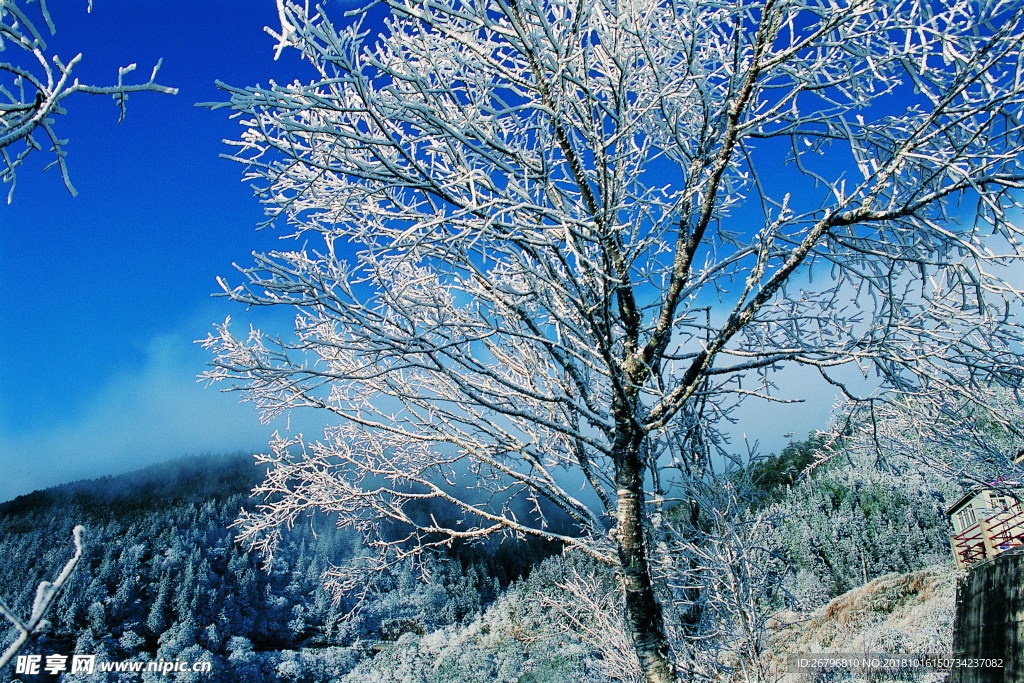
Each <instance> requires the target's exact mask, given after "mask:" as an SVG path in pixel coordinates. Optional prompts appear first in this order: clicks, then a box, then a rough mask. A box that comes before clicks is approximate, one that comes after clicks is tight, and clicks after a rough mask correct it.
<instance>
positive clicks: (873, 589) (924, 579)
mask: <svg viewBox="0 0 1024 683" xmlns="http://www.w3.org/2000/svg"><path fill="white" fill-rule="evenodd" d="M955 584H956V572H955V571H954V570H953V569H952V567H950V566H949V565H936V566H933V567H929V568H927V569H924V570H921V571H916V572H910V573H907V574H887V575H885V576H882V577H880V578H877V579H875V580H874V581H871V582H870V583H868V584H866V585H864V586H860V587H858V588H854V589H853V590H851V591H849V592H847V593H844V594H843V595H841V596H839V597H837V598H835V599H834V600H832V601H830V602H829V603H828V604H827V605H825V606H824V607H821V608H820V609H818V610H816V611H815V612H814V613H813V614H811V615H810V616H809V617H801V616H800V615H797V614H794V613H789V614H780V615H779V622H780V623H787V622H790V623H787V625H785V626H783V627H782V628H780V629H779V630H778V631H777V632H776V633H775V634H774V635H773V636H772V637H771V639H770V641H769V642H770V650H771V653H770V655H768V659H770V660H771V661H772V668H773V670H774V671H775V672H777V673H778V672H782V671H784V670H785V662H786V661H787V660H788V658H789V657H790V656H794V655H808V654H813V653H932V654H943V653H946V654H948V653H949V652H950V651H951V650H950V647H951V643H952V638H953V615H954V598H955V592H956V585H955ZM907 673H910V672H909V671H908V672H907ZM945 678H946V675H945V674H944V673H942V672H938V671H934V672H930V671H924V670H915V671H914V672H913V674H912V675H911V676H909V677H907V678H904V679H902V680H915V681H921V682H925V681H943V680H945ZM781 680H782V681H793V682H794V683H795V682H796V681H799V680H806V679H801V678H800V676H798V675H796V674H792V673H790V674H788V675H786V676H783V677H782V679H781ZM829 680H851V681H856V680H862V678H861V677H858V676H856V675H854V674H852V673H850V674H848V676H847V677H845V678H844V677H843V675H842V674H837V675H836V677H835V678H830V679H829Z"/></svg>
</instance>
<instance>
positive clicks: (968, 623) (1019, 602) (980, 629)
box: [949, 551, 1024, 683]
mask: <svg viewBox="0 0 1024 683" xmlns="http://www.w3.org/2000/svg"><path fill="white" fill-rule="evenodd" d="M953 653H954V655H955V656H956V657H965V658H973V659H997V660H1002V661H1003V664H1004V668H1002V669H999V668H988V669H986V668H974V669H966V668H965V669H959V670H957V671H954V672H953V675H952V676H951V677H950V679H949V680H950V683H990V682H992V683H994V682H996V681H999V682H1002V681H1007V682H1014V681H1024V552H1019V551H1013V552H1007V553H1003V554H1002V555H999V556H998V557H996V558H994V559H992V560H989V561H988V562H986V563H984V564H983V565H980V566H977V567H975V568H974V569H972V570H970V571H969V572H968V573H967V576H965V577H964V578H962V579H961V580H960V581H959V582H958V583H957V595H956V622H955V624H954V626H953Z"/></svg>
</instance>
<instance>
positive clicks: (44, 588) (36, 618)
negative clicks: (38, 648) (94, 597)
mask: <svg viewBox="0 0 1024 683" xmlns="http://www.w3.org/2000/svg"><path fill="white" fill-rule="evenodd" d="M71 534H72V537H73V538H74V540H75V554H74V556H72V558H71V559H70V560H68V562H67V564H65V565H64V569H62V570H61V572H60V574H59V575H58V576H57V578H56V579H54V580H53V582H52V583H51V582H50V581H43V582H41V583H40V584H39V587H38V588H37V589H36V597H35V601H34V602H33V603H32V614H31V615H30V616H29V618H28V620H26V621H22V620H21V619H20V618H19V617H18V616H17V615H16V614H14V612H13V611H12V610H11V609H10V608H9V607H8V606H7V604H6V603H5V602H4V601H3V600H2V599H0V615H3V616H4V618H6V619H7V620H8V621H9V622H11V624H12V625H13V626H14V628H15V629H16V630H17V631H18V637H17V638H16V639H15V641H14V642H13V643H11V645H10V646H9V647H8V648H7V649H6V650H5V651H4V653H3V654H2V655H0V669H3V668H4V667H5V666H7V664H8V663H9V662H10V661H11V660H13V659H14V657H15V656H16V655H17V654H18V652H20V651H21V648H22V647H24V646H25V644H26V643H27V642H28V640H29V638H31V637H32V636H33V635H34V634H36V633H38V632H40V631H42V630H43V629H44V628H46V626H47V623H48V622H47V621H46V620H45V619H44V618H43V617H44V616H45V615H46V611H47V610H48V609H50V604H51V603H52V602H53V600H54V598H56V597H57V595H58V593H60V590H61V588H63V587H64V584H65V582H67V580H68V577H70V576H71V572H73V571H74V570H75V566H76V565H77V564H78V560H79V559H81V557H82V552H83V549H84V546H83V545H82V543H83V541H82V537H83V535H84V534H85V528H84V527H82V526H81V525H79V526H76V527H75V528H74V529H73V530H72V532H71Z"/></svg>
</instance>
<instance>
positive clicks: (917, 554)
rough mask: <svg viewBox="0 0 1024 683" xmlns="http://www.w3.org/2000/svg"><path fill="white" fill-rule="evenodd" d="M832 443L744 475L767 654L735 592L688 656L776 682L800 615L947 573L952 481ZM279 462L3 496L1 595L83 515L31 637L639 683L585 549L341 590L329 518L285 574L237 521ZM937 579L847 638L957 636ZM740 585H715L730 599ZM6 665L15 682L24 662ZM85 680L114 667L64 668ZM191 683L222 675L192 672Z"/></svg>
mask: <svg viewBox="0 0 1024 683" xmlns="http://www.w3.org/2000/svg"><path fill="white" fill-rule="evenodd" d="M820 442H821V439H820V438H812V439H810V440H808V441H805V442H801V443H795V444H793V445H791V446H790V447H789V448H787V449H786V450H785V451H784V452H783V453H781V454H780V455H779V456H777V457H772V458H767V459H764V460H761V461H758V462H757V463H755V464H754V465H753V466H750V467H748V468H746V469H745V470H744V471H742V472H736V473H735V474H734V476H733V483H734V484H735V485H737V486H744V487H746V488H747V491H748V494H749V495H748V496H747V497H745V501H746V504H745V506H744V507H743V508H737V509H735V510H733V512H734V514H736V515H737V516H740V517H744V518H746V519H749V520H754V519H755V518H757V519H759V520H760V522H759V524H758V526H757V528H756V529H755V530H754V531H753V532H752V535H751V537H750V538H748V539H747V541H748V543H747V548H748V552H751V549H753V548H755V547H769V548H771V549H772V557H771V558H769V557H767V556H765V557H762V558H760V559H759V561H761V562H768V563H769V564H770V566H768V567H764V568H765V569H768V570H770V572H777V575H776V576H771V577H766V581H765V582H763V583H762V584H759V585H756V586H754V585H752V586H750V589H754V590H757V591H758V593H757V594H755V595H752V596H746V597H750V599H752V600H753V601H754V602H755V603H756V604H752V605H750V607H752V608H754V610H753V613H755V614H757V615H759V616H760V617H761V618H762V620H763V623H761V624H760V625H758V626H757V634H756V636H757V643H756V648H757V652H756V653H754V652H750V651H749V649H745V648H747V644H746V643H744V639H743V634H742V633H741V632H740V626H741V625H740V623H739V621H737V620H736V619H735V615H734V614H733V613H731V612H730V609H729V607H728V606H727V605H724V604H723V605H720V604H715V602H714V601H708V602H707V609H706V612H705V619H706V620H707V621H708V622H709V623H708V624H707V628H706V632H707V633H708V634H709V636H710V637H709V638H708V639H707V640H706V641H705V642H703V643H700V644H695V645H692V646H691V647H692V648H693V652H692V653H691V654H692V655H693V656H695V657H698V658H705V659H706V658H708V657H712V658H714V660H715V667H714V668H715V669H716V673H717V675H716V677H718V678H719V679H720V680H731V679H732V678H733V677H735V679H736V680H743V678H742V676H743V674H744V672H745V671H746V672H747V673H749V672H750V671H753V670H754V668H756V667H753V665H754V664H755V663H757V664H758V666H760V667H761V668H762V669H763V672H762V675H763V676H765V677H764V678H762V680H775V678H776V676H775V675H771V674H769V673H767V672H771V671H772V669H771V668H770V663H771V660H772V659H773V658H776V657H780V656H784V654H785V648H786V647H789V645H786V643H788V642H792V643H795V645H793V646H792V647H794V648H796V651H801V648H803V651H806V650H807V649H808V648H809V647H811V646H809V645H808V642H807V640H808V638H809V636H803V639H801V638H802V636H801V635H800V633H801V631H800V629H801V628H802V625H803V624H805V623H806V622H807V620H808V619H809V618H811V617H812V616H813V615H814V613H815V610H816V609H818V608H821V607H823V606H825V605H826V604H827V603H828V602H829V601H830V600H832V599H833V598H836V597H838V596H841V595H842V594H844V593H846V592H847V591H849V590H850V589H853V588H859V587H862V586H864V585H865V584H868V583H869V582H870V581H872V580H874V579H877V578H879V577H882V576H885V575H891V574H894V573H895V574H905V573H908V572H912V571H915V570H922V569H926V568H928V567H932V566H935V565H937V566H938V567H940V568H941V567H945V568H946V569H944V570H943V569H938V570H937V571H940V573H941V572H942V571H945V572H946V573H947V574H948V572H949V569H948V568H949V567H950V566H951V563H952V558H951V555H950V553H949V545H948V533H949V527H948V522H947V520H946V519H945V517H944V516H943V515H942V508H943V505H944V502H945V501H946V500H947V499H948V498H949V496H950V495H951V494H952V493H954V492H955V487H952V486H950V483H949V482H948V481H944V480H943V479H942V478H941V477H938V476H926V475H922V474H920V473H915V472H914V471H913V470H911V469H909V468H908V467H907V465H908V461H906V460H905V459H902V458H899V457H894V458H893V459H891V460H890V461H889V462H888V463H887V465H886V466H885V467H880V466H879V464H878V463H876V462H872V461H871V459H870V458H865V457H863V456H859V455H854V454H852V453H847V454H846V455H845V456H844V457H833V458H832V459H831V460H829V461H828V462H827V463H826V464H824V465H821V466H819V467H818V468H817V469H816V470H814V472H813V473H812V474H811V475H810V476H806V477H799V476H798V475H799V474H800V473H801V472H802V471H803V470H804V468H805V467H806V466H807V465H808V464H809V463H811V462H813V461H814V458H815V457H816V456H817V455H820V450H819V446H820V445H821V444H820ZM262 476H263V473H262V472H261V471H259V470H258V468H254V467H253V466H252V463H251V459H250V458H248V457H245V456H241V455H240V456H232V457H219V458H201V459H196V458H190V459H184V460H180V461H174V462H171V463H168V464H166V465H160V466H155V467H150V468H147V469H145V470H141V471H139V472H136V473H133V474H129V475H123V476H120V477H114V478H105V479H101V480H94V481H84V482H78V483H74V484H68V485H65V486H61V487H57V488H54V489H49V490H46V491H41V492H37V493H34V494H31V495H29V496H22V497H20V498H18V499H16V500H14V501H11V502H8V503H6V504H4V505H2V506H0V557H2V558H3V560H2V562H0V595H2V596H4V597H5V598H6V599H8V600H9V603H10V604H11V605H12V607H14V608H15V610H16V611H17V612H19V613H24V612H27V611H28V610H29V609H30V605H31V597H32V589H33V588H34V586H35V584H36V583H38V582H39V581H41V580H44V579H46V578H48V577H52V576H53V575H54V574H55V573H56V572H57V571H58V570H59V568H60V567H61V566H62V565H63V563H64V562H66V560H67V557H68V555H69V552H70V544H69V543H66V542H64V539H68V538H69V536H70V522H71V521H72V520H74V521H76V522H79V523H82V524H83V525H84V526H85V528H86V539H87V541H86V545H85V553H84V557H83V559H82V561H81V563H80V565H79V567H78V568H77V569H76V571H75V573H74V574H73V575H72V579H71V581H70V582H69V584H68V586H67V587H66V589H65V591H64V593H63V594H62V595H61V596H60V597H59V598H58V601H57V602H56V604H55V606H54V607H53V608H52V611H51V614H50V615H49V616H50V619H51V621H52V622H53V625H52V627H51V628H50V629H48V630H47V631H46V633H45V635H43V636H42V637H40V638H39V639H37V640H35V641H34V642H33V643H32V645H31V646H30V649H29V650H27V651H26V652H29V653H31V652H39V653H42V654H52V653H60V654H64V655H71V654H73V653H87V654H97V655H98V657H99V658H102V659H107V660H111V661H128V660H130V661H143V662H145V661H152V660H184V661H191V662H198V661H210V662H211V664H212V670H213V672H214V679H215V680H223V681H263V680H265V681H339V680H344V681H366V682H369V681H380V680H389V681H390V680H394V681H491V680H494V681H522V680H534V681H573V680H576V681H597V680H631V681H632V680H640V676H639V669H638V666H637V664H636V662H635V655H633V656H631V653H630V651H629V647H628V635H627V634H626V632H625V630H624V627H623V624H622V616H621V607H620V606H618V604H617V601H616V599H615V579H614V575H613V574H612V573H611V572H609V571H608V570H607V569H606V568H604V567H602V566H600V565H599V564H598V563H595V562H594V561H593V560H591V559H589V558H587V557H586V556H585V555H583V554H582V553H579V552H575V553H573V552H568V553H565V554H563V553H562V552H561V551H562V549H561V548H560V547H556V546H554V545H551V544H543V543H538V542H532V543H527V542H525V541H524V542H519V543H515V542H507V541H506V542H504V543H501V544H482V545H481V544H476V545H472V546H470V545H464V546H461V547H456V548H453V549H451V550H449V551H446V552H439V553H436V554H434V555H431V556H430V557H429V558H428V560H427V569H428V570H429V577H428V578H426V579H424V577H423V576H422V572H421V571H420V570H421V569H422V568H423V567H419V568H414V567H413V566H412V564H411V563H410V564H409V565H407V566H398V567H395V568H394V571H393V572H392V573H390V574H388V575H387V576H381V578H380V579H379V581H378V582H376V583H375V584H374V585H370V586H366V587H365V588H366V590H365V594H363V593H364V592H363V591H351V592H350V593H349V594H348V596H347V598H344V599H342V600H340V601H339V602H334V601H333V600H332V594H331V593H329V592H328V591H327V590H326V589H325V588H324V585H323V575H324V573H325V572H327V571H328V570H330V569H331V568H333V567H338V566H345V565H346V564H350V563H353V562H357V561H358V557H359V556H360V555H361V554H363V553H365V548H361V547H360V543H359V540H358V538H357V537H356V536H354V535H352V534H350V533H347V532H344V531H338V530H337V529H335V528H334V527H333V525H332V524H331V523H330V521H329V520H328V519H326V518H314V519H312V520H306V521H305V522H304V523H303V524H300V525H297V526H296V528H295V529H294V530H292V531H291V532H289V533H286V534H285V536H284V538H283V540H282V543H281V545H280V546H279V549H278V552H277V553H276V555H275V559H274V561H273V563H272V565H271V566H270V567H269V570H268V568H265V567H262V566H261V563H260V560H259V558H258V557H256V556H254V555H253V554H252V553H249V552H247V551H246V550H245V549H244V548H243V547H241V546H240V545H239V544H238V543H236V539H235V535H236V534H235V531H234V530H233V529H231V528H230V525H231V523H232V522H233V521H234V519H235V518H236V516H237V515H238V512H239V509H240V508H242V507H246V508H250V509H251V507H252V505H253V503H254V501H253V500H251V499H250V498H249V490H250V488H251V487H253V486H254V485H255V484H256V483H257V482H258V481H259V480H260V479H261V477H262ZM707 522H708V523H709V524H712V523H713V520H710V519H709V520H707ZM932 571H936V570H935V569H933V570H932ZM770 572H769V573H770ZM722 578H723V579H725V578H726V575H725V574H723V575H722ZM889 580H890V581H892V579H889ZM941 586H942V590H944V591H945V593H944V596H945V602H944V603H942V604H941V605H940V608H937V609H936V610H935V612H934V613H929V615H928V619H926V620H922V619H918V620H916V621H914V622H913V624H912V626H911V627H910V628H906V627H904V628H903V629H902V630H901V629H900V628H895V629H894V628H893V627H892V626H891V625H889V624H884V623H882V622H883V621H885V618H887V617H890V616H893V615H891V614H889V613H887V612H897V611H898V609H897V608H895V607H892V606H891V605H890V606H889V607H887V608H884V609H882V608H879V610H880V611H878V612H875V611H871V610H867V611H864V610H861V611H860V613H856V616H855V618H854V620H853V623H855V624H858V625H857V626H856V627H854V626H849V625H848V626H846V627H844V626H842V625H840V626H839V627H838V628H833V632H831V633H830V635H829V638H831V639H833V640H835V639H842V638H847V640H850V641H856V642H861V643H864V642H868V643H872V644H873V645H874V646H876V647H878V648H879V649H883V650H884V649H885V648H886V647H888V648H890V649H894V650H901V649H906V648H907V647H908V646H917V647H919V648H924V649H929V648H931V649H937V650H942V649H945V648H948V646H949V643H948V638H949V636H950V628H951V617H952V614H951V598H952V594H951V591H952V586H951V583H949V581H948V580H946V582H945V583H944V584H941ZM862 590H863V589H862ZM727 593H728V589H727V588H726V587H723V589H722V590H721V592H720V595H718V596H717V597H718V598H719V599H721V600H724V601H727V600H728V595H727ZM888 593H889V594H891V593H892V589H889V591H888ZM567 594H568V595H569V596H570V597H569V598H567V597H566V595H567ZM357 602H360V603H361V604H359V605H358V609H357V610H356V611H354V612H353V611H352V610H353V608H355V607H357ZM911 602H913V601H911ZM897 616H898V615H896V616H894V617H893V618H894V619H895V618H896V617H897ZM770 619H773V620H774V621H770ZM858 622H863V623H858ZM833 626H834V625H833ZM816 628H817V629H818V630H821V628H822V627H821V626H820V625H819V624H816ZM844 628H845V629H846V631H847V632H846V633H844V632H843V630H844ZM857 629H859V631H858V630H857ZM773 638H776V640H773ZM857 639H860V640H859V641H858V640H857ZM829 642H831V641H829ZM775 648H781V649H780V650H778V651H776V649H775ZM754 656H756V657H758V658H759V660H758V662H755V661H753V660H752V659H751V657H754ZM0 675H2V676H4V677H5V680H10V679H12V678H14V676H13V675H12V671H11V669H8V670H6V671H5V672H4V673H3V674H0ZM108 676H109V678H108V679H107V680H112V681H113V680H116V681H128V680H168V678H167V677H164V676H161V675H160V674H148V675H147V676H149V678H144V677H143V676H141V675H138V674H126V673H118V674H109V675H108ZM18 679H19V680H24V681H35V680H52V679H53V677H46V676H39V677H33V676H23V677H18ZM79 679H80V680H100V678H97V676H96V675H92V676H81V677H79V678H77V679H76V677H75V676H70V675H65V676H64V678H63V679H62V680H69V681H70V680H79ZM173 679H174V680H210V678H209V677H206V678H204V677H203V676H202V675H200V674H192V673H190V672H189V673H179V674H173Z"/></svg>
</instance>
